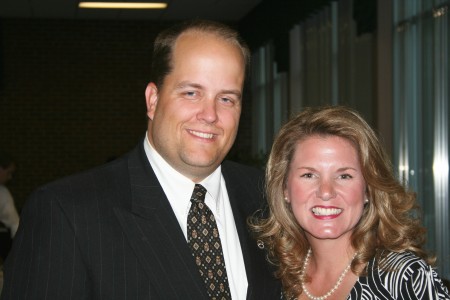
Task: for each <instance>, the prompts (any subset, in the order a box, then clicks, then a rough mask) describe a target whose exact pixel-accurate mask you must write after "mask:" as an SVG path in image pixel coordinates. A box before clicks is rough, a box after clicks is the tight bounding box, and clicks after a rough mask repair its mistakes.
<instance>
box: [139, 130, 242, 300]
mask: <svg viewBox="0 0 450 300" xmlns="http://www.w3.org/2000/svg"><path fill="white" fill-rule="evenodd" d="M144 149H145V153H146V155H147V158H148V160H149V162H150V165H151V166H152V168H153V171H154V172H155V174H156V177H157V178H158V181H159V183H160V184H161V186H162V188H163V190H164V193H165V194H166V196H167V198H168V199H169V203H170V205H171V206H172V210H173V212H174V213H175V216H176V218H177V220H178V223H179V224H180V227H181V229H182V230H183V233H184V236H185V238H186V241H187V217H188V213H189V209H190V207H191V201H190V199H191V195H192V191H193V190H194V186H195V183H194V182H193V181H192V180H190V179H189V178H187V177H185V176H184V175H182V174H181V173H179V172H178V171H176V170H175V169H174V168H172V167H171V166H170V165H169V164H168V163H167V162H166V161H165V160H164V159H163V158H162V157H161V155H159V153H158V152H157V151H156V150H155V149H154V148H153V146H152V145H151V144H150V142H149V140H148V137H147V134H146V135H145V141H144ZM199 184H201V185H203V186H204V187H205V188H206V190H207V194H206V197H205V203H206V205H208V207H209V208H210V209H211V211H212V212H213V214H214V217H215V218H216V222H217V227H218V229H219V235H220V241H221V243H222V248H223V255H224V259H225V266H226V269H227V275H228V282H229V285H230V292H231V297H232V299H233V300H244V299H246V296H247V286H248V282H247V275H246V272H245V265H244V258H243V255H242V250H241V244H240V242H239V236H238V233H237V229H236V224H235V222H234V217H233V212H232V210H231V205H230V200H229V198H228V192H227V189H226V186H225V180H224V179H223V176H222V172H221V167H220V166H219V167H218V168H217V169H216V170H215V171H214V172H213V173H212V174H211V175H209V176H208V177H207V178H205V179H204V180H202V181H201V182H199Z"/></svg>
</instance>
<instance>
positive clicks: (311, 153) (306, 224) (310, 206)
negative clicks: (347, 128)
mask: <svg viewBox="0 0 450 300" xmlns="http://www.w3.org/2000/svg"><path fill="white" fill-rule="evenodd" d="M288 172H289V173H288V179H287V185H286V189H285V191H284V193H285V197H286V198H287V201H288V202H289V203H290V205H291V208H292V212H293V214H294V216H295V218H296V220H297V222H298V223H299V225H300V226H301V227H302V228H303V229H304V230H305V232H306V234H307V237H308V239H309V240H310V241H311V239H342V238H344V239H349V238H350V236H351V233H352V231H353V230H354V228H355V226H356V224H357V223H358V221H359V219H360V218H361V215H362V212H363V208H364V200H365V198H366V182H365V180H364V177H363V175H362V172H361V166H360V164H359V158H358V153H357V151H356V149H355V147H354V146H353V144H352V143H351V142H350V141H349V140H347V139H344V138H341V137H338V136H311V137H308V138H306V139H305V140H302V141H300V142H299V143H298V144H297V146H296V149H295V153H294V156H293V158H292V161H291V164H290V166H289V171H288Z"/></svg>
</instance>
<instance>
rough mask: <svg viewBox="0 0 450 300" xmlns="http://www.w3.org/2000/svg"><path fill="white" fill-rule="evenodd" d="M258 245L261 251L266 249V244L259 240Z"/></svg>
mask: <svg viewBox="0 0 450 300" xmlns="http://www.w3.org/2000/svg"><path fill="white" fill-rule="evenodd" d="M256 244H257V245H258V248H259V249H264V242H263V241H261V240H257V241H256Z"/></svg>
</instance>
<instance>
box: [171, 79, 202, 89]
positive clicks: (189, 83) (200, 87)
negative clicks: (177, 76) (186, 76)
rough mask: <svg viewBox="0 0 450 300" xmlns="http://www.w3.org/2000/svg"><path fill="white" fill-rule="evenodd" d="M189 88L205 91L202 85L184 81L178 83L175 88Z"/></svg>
mask: <svg viewBox="0 0 450 300" xmlns="http://www.w3.org/2000/svg"><path fill="white" fill-rule="evenodd" d="M187 87H191V88H196V89H203V86H202V85H201V84H198V83H194V82H190V81H182V82H180V83H178V84H177V85H176V86H175V88H176V89H177V90H178V89H183V88H187Z"/></svg>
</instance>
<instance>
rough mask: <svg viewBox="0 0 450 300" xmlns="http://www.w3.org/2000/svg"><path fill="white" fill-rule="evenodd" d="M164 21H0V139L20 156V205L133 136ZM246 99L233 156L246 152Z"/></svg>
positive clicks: (141, 122) (140, 132) (15, 189)
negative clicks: (41, 186)
mask: <svg viewBox="0 0 450 300" xmlns="http://www.w3.org/2000/svg"><path fill="white" fill-rule="evenodd" d="M168 25H169V24H162V23H161V24H160V23H158V24H154V23H150V22H145V21H144V22H136V21H133V22H131V21H101V22H96V21H80V20H77V21H71V20H26V19H4V20H2V21H1V23H0V48H1V51H0V148H2V149H4V151H7V152H9V153H11V155H13V156H14V158H15V160H16V162H17V167H18V168H17V171H16V173H15V178H14V180H13V181H11V183H10V184H9V187H10V189H11V192H12V194H13V195H14V197H15V200H16V205H17V206H18V208H19V209H21V207H22V206H23V203H24V201H25V200H26V198H27V197H28V196H29V194H30V193H31V192H32V191H33V190H34V189H35V188H36V187H37V186H39V185H42V184H44V183H46V182H48V181H52V180H54V179H56V178H59V177H62V176H66V175H68V174H72V173H74V172H79V171H81V170H85V169H88V168H91V167H93V166H96V165H99V164H103V163H105V162H106V161H107V160H109V159H110V158H111V157H116V156H119V155H121V154H123V153H125V152H127V151H129V150H130V149H131V148H133V147H134V146H135V145H136V144H137V143H138V142H139V141H140V139H141V138H142V137H143V136H144V133H145V130H146V124H147V120H146V114H145V112H146V108H145V98H144V91H145V87H146V85H147V83H148V81H149V73H150V65H151V50H152V43H153V40H154V38H155V36H156V34H157V33H158V32H159V31H160V30H161V29H163V28H165V27H167V26H168ZM244 102H245V100H244ZM249 104H250V103H248V102H247V103H244V109H245V110H246V111H244V112H243V115H242V118H241V119H242V120H243V122H242V123H241V126H240V133H239V136H238V141H237V142H236V147H235V148H234V149H233V152H232V154H231V155H232V156H233V157H238V158H239V157H241V156H242V155H239V153H248V152H249V151H246V150H245V149H248V148H249V147H250V138H249V136H250V132H249V130H250V126H249V125H246V124H245V123H246V120H247V122H249V120H248V119H249V118H248V116H247V115H249V113H248V111H250V110H251V106H250V105H249Z"/></svg>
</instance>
